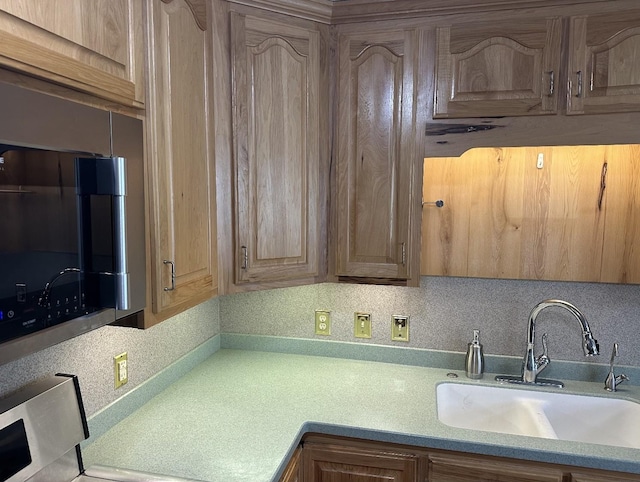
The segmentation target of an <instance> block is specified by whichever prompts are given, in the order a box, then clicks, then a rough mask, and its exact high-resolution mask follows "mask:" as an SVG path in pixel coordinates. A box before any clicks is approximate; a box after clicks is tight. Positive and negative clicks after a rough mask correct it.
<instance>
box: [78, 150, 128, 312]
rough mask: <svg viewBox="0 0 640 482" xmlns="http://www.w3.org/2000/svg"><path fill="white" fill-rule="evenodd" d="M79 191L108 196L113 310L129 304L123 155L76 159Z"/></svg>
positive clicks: (122, 308)
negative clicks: (111, 219)
mask: <svg viewBox="0 0 640 482" xmlns="http://www.w3.org/2000/svg"><path fill="white" fill-rule="evenodd" d="M76 176H77V182H76V185H77V189H78V194H79V195H89V194H97V195H108V196H111V208H112V214H113V256H114V263H113V272H112V273H110V275H111V276H113V281H114V283H115V303H114V305H115V306H114V308H116V309H117V310H128V309H129V308H130V306H131V290H130V281H129V268H128V262H127V209H126V206H127V204H126V203H127V201H126V198H127V163H126V159H125V158H124V157H97V158H77V159H76Z"/></svg>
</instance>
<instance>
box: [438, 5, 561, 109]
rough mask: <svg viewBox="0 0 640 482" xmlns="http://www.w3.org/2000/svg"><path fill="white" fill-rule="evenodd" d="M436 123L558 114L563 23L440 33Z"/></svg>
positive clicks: (541, 21)
mask: <svg viewBox="0 0 640 482" xmlns="http://www.w3.org/2000/svg"><path fill="white" fill-rule="evenodd" d="M436 35H437V41H436V42H437V52H436V62H437V64H436V91H435V99H434V115H433V117H434V118H446V117H491V116H496V115H498V116H504V115H509V116H517V115H540V114H555V113H556V112H557V110H558V91H559V89H558V86H559V85H560V59H561V57H560V48H561V43H560V42H561V37H562V21H561V19H560V18H559V17H551V18H545V17H541V18H535V17H533V18H523V19H519V20H517V21H513V20H512V21H492V22H490V23H489V22H487V23H480V22H479V23H472V24H459V25H451V26H446V27H445V26H443V27H440V28H438V29H437V33H436Z"/></svg>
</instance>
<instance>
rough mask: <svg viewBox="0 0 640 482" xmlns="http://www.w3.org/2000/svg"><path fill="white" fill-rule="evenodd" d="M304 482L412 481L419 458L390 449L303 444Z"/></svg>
mask: <svg viewBox="0 0 640 482" xmlns="http://www.w3.org/2000/svg"><path fill="white" fill-rule="evenodd" d="M302 459H303V481H305V482H413V481H415V480H418V479H416V477H417V474H418V455H416V454H411V453H403V452H398V451H397V450H395V449H394V448H393V447H391V446H389V447H384V446H367V445H366V444H365V445H362V444H353V443H352V444H350V445H343V444H340V443H335V444H334V443H322V442H320V443H317V442H312V441H311V442H306V443H305V444H304V449H303V456H302Z"/></svg>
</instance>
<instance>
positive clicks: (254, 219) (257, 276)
mask: <svg viewBox="0 0 640 482" xmlns="http://www.w3.org/2000/svg"><path fill="white" fill-rule="evenodd" d="M306 25H307V27H305V26H303V25H301V24H300V22H297V23H296V22H289V23H287V21H286V18H283V19H282V21H276V20H272V19H267V18H260V17H256V16H252V15H246V14H241V13H238V12H231V66H232V99H233V142H234V147H235V148H234V151H233V152H234V170H235V213H234V214H235V216H234V223H235V249H234V251H235V282H236V283H239V284H242V283H260V282H270V281H271V282H273V281H282V280H295V279H302V278H307V279H313V277H314V276H316V275H317V274H318V270H319V257H320V256H321V254H323V250H322V245H321V240H320V237H321V232H322V226H323V225H324V224H325V222H326V220H325V219H323V218H324V216H325V214H324V211H323V208H322V205H323V204H324V203H325V201H323V200H322V195H323V193H325V192H326V190H325V189H322V187H321V182H322V181H321V179H322V176H323V175H326V174H322V173H321V162H325V157H326V156H325V154H324V153H325V152H328V151H327V149H326V147H325V145H324V144H323V145H321V138H320V136H321V134H322V132H323V130H322V129H323V127H322V126H323V125H324V123H327V122H328V120H329V119H328V109H326V108H323V107H322V105H325V104H326V105H328V99H327V95H326V78H324V77H323V76H324V74H323V73H322V72H321V65H325V66H326V62H324V61H321V34H320V31H319V28H318V27H317V26H316V25H314V24H312V23H311V22H308V23H307V24H306ZM325 132H326V131H325ZM324 141H326V139H324Z"/></svg>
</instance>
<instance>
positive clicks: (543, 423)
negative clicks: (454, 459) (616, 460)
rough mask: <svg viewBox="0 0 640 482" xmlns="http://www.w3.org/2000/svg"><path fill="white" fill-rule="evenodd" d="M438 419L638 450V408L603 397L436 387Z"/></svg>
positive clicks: (456, 424) (449, 385) (456, 385)
mask: <svg viewBox="0 0 640 482" xmlns="http://www.w3.org/2000/svg"><path fill="white" fill-rule="evenodd" d="M436 400H437V410H438V419H439V420H440V421H441V422H442V423H444V424H446V425H449V426H452V427H459V428H466V429H471V430H482V431H485V432H497V433H507V434H515V435H525V436H530V437H542V438H548V439H559V440H568V441H574V442H587V443H596V444H604V445H614V446H619V447H631V448H636V449H639V448H640V404H638V403H635V402H631V401H628V400H621V399H618V398H611V397H607V396H603V397H597V396H587V395H572V394H568V393H558V392H545V391H538V390H527V389H519V388H504V387H493V386H483V385H472V384H461V383H441V384H439V385H438V386H437V388H436Z"/></svg>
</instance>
